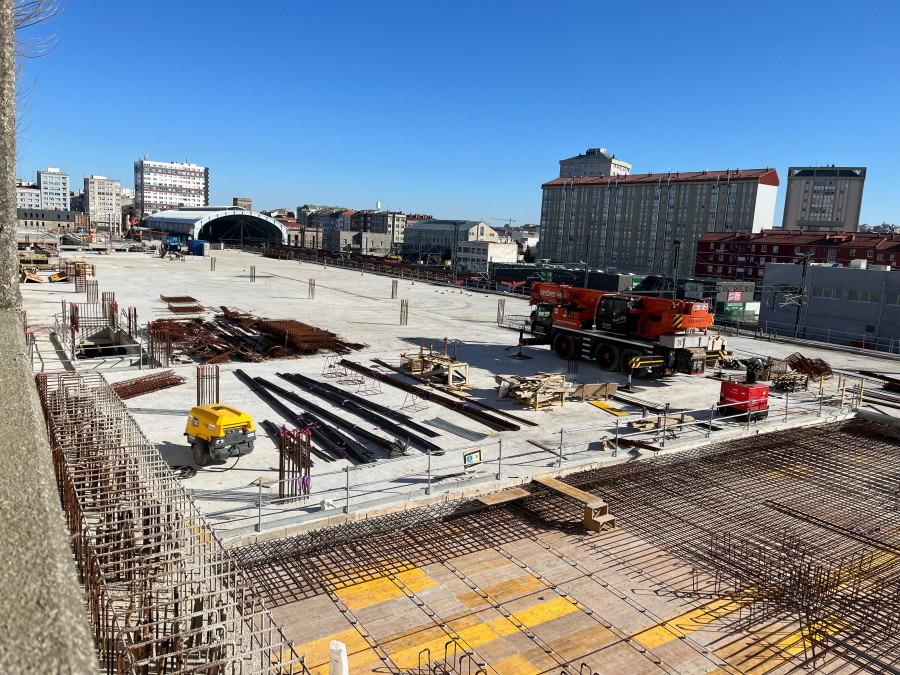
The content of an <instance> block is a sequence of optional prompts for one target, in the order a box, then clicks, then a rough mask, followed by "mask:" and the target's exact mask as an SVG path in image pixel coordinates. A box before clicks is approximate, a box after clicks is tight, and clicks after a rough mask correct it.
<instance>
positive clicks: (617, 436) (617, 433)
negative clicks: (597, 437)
mask: <svg viewBox="0 0 900 675" xmlns="http://www.w3.org/2000/svg"><path fill="white" fill-rule="evenodd" d="M617 452H619V418H618V417H616V447H614V448H613V457H615V456H616V453H617Z"/></svg>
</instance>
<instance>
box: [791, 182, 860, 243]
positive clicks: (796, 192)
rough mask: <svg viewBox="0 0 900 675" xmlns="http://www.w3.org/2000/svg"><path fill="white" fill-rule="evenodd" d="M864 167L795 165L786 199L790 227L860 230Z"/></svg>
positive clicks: (793, 228)
mask: <svg viewBox="0 0 900 675" xmlns="http://www.w3.org/2000/svg"><path fill="white" fill-rule="evenodd" d="M865 182H866V167H864V166H792V167H790V168H789V169H788V176H787V194H786V195H785V198H784V219H783V220H782V224H781V226H782V227H783V228H784V229H786V230H807V231H813V232H859V212H860V209H861V208H862V195H863V185H864V184H865Z"/></svg>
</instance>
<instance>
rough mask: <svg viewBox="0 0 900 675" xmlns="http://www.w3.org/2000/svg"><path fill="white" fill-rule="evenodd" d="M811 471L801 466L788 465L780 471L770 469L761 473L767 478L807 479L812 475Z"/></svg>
mask: <svg viewBox="0 0 900 675" xmlns="http://www.w3.org/2000/svg"><path fill="white" fill-rule="evenodd" d="M813 473H814V472H813V471H812V470H811V469H809V468H807V467H805V466H803V465H801V464H788V465H787V466H785V467H783V468H781V469H771V470H769V471H763V472H762V474H763V476H768V477H769V478H797V479H800V478H808V477H809V476H811V475H813Z"/></svg>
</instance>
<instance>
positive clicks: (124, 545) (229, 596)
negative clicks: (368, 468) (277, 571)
mask: <svg viewBox="0 0 900 675" xmlns="http://www.w3.org/2000/svg"><path fill="white" fill-rule="evenodd" d="M36 382H37V388H38V392H39V394H40V398H41V404H42V407H43V410H44V415H45V417H46V421H47V429H48V432H49V436H50V443H51V447H52V453H53V463H54V466H55V469H56V477H57V484H58V487H59V492H60V496H61V499H62V506H63V509H64V511H65V516H66V519H67V523H68V526H69V530H70V532H71V533H72V537H71V541H72V546H73V548H74V554H75V559H76V562H77V564H78V568H79V571H80V573H81V577H82V579H83V581H84V587H85V595H86V601H87V608H88V611H89V614H90V619H91V626H92V630H93V634H94V638H95V640H96V644H97V648H98V651H99V655H100V659H101V661H102V663H103V665H104V666H105V669H106V672H107V673H140V674H141V675H155V674H159V673H266V672H277V673H280V674H287V673H289V674H294V673H301V674H307V673H309V671H308V669H307V668H306V666H305V662H304V660H303V658H302V657H300V656H299V655H298V654H297V653H296V652H295V651H294V648H293V646H292V644H291V643H290V642H289V641H288V640H287V639H286V638H285V636H284V634H283V632H282V630H281V629H280V627H278V625H277V624H276V623H275V622H274V620H273V618H272V616H271V614H270V612H269V610H268V608H267V607H266V605H265V603H264V602H263V600H262V598H261V597H260V596H259V595H258V593H257V592H256V590H255V589H254V587H253V586H252V585H251V583H250V582H249V581H248V580H247V578H246V577H245V576H244V574H243V573H242V572H241V571H240V569H239V568H238V565H237V563H236V562H235V560H234V558H233V557H232V555H231V554H230V553H229V552H228V551H227V550H226V549H225V548H224V547H223V545H222V543H221V542H220V541H219V539H218V538H217V537H216V535H215V534H214V533H213V531H212V530H211V528H210V527H209V526H208V525H207V523H206V522H205V520H204V519H203V517H202V516H201V515H200V512H199V511H198V510H197V507H196V506H195V505H194V502H193V501H192V500H191V498H190V497H189V496H188V494H187V493H186V492H185V491H184V489H183V488H182V487H181V485H180V484H179V482H178V481H177V480H176V478H175V476H174V474H173V472H172V470H171V468H170V467H169V465H168V464H167V463H166V462H165V461H164V460H163V458H162V457H161V455H160V454H159V452H158V451H157V450H156V448H155V447H154V446H153V444H151V443H150V442H149V441H148V440H147V438H146V437H145V436H144V434H143V432H142V431H141V429H140V428H139V427H138V425H137V423H136V422H135V420H134V418H133V417H132V416H131V414H130V412H129V411H128V409H127V408H126V407H125V405H124V404H123V403H122V401H121V399H120V398H119V397H118V396H116V394H115V393H114V392H113V390H112V388H111V387H110V386H109V385H108V384H107V382H106V380H105V379H104V378H103V377H102V376H101V375H99V374H85V375H79V374H54V375H46V374H41V375H37V376H36Z"/></svg>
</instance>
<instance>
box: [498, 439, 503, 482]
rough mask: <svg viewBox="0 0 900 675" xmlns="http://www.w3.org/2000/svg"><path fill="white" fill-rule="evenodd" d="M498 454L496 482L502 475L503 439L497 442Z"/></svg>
mask: <svg viewBox="0 0 900 675" xmlns="http://www.w3.org/2000/svg"><path fill="white" fill-rule="evenodd" d="M497 446H498V453H497V480H500V476H501V475H502V474H503V439H502V438H501V439H500V440H498V441H497Z"/></svg>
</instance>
